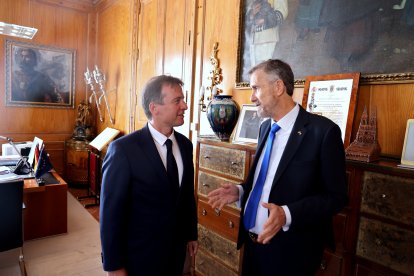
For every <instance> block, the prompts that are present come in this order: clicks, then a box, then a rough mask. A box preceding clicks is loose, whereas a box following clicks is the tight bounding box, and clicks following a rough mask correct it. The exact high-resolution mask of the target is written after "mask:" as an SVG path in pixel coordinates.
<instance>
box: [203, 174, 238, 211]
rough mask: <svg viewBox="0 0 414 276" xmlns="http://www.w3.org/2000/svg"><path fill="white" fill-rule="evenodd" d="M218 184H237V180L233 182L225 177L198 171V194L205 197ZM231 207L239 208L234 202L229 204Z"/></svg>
mask: <svg viewBox="0 0 414 276" xmlns="http://www.w3.org/2000/svg"><path fill="white" fill-rule="evenodd" d="M220 184H233V185H237V184H239V182H234V181H231V180H228V179H226V178H222V177H218V176H214V175H211V174H209V173H205V172H202V171H200V172H199V173H198V194H199V195H203V196H206V197H207V194H208V193H209V192H211V191H213V190H215V189H217V188H219V187H220ZM229 206H230V207H232V208H235V209H240V208H237V207H236V204H235V203H232V204H230V205H229Z"/></svg>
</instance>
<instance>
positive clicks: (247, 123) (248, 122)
mask: <svg viewBox="0 0 414 276" xmlns="http://www.w3.org/2000/svg"><path fill="white" fill-rule="evenodd" d="M263 121H264V119H262V118H260V117H259V115H257V106H255V105H252V104H244V105H242V108H241V112H240V116H239V119H238V120H237V125H236V132H235V134H234V136H233V142H235V143H240V142H242V143H257V138H258V136H259V128H260V124H261V123H262V122H263Z"/></svg>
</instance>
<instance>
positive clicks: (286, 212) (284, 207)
mask: <svg viewBox="0 0 414 276" xmlns="http://www.w3.org/2000/svg"><path fill="white" fill-rule="evenodd" d="M282 208H283V211H285V216H286V224H285V225H283V226H282V229H283V231H285V232H286V231H288V230H289V227H290V225H291V224H292V216H291V214H290V211H289V208H288V207H287V206H286V205H283V206H282Z"/></svg>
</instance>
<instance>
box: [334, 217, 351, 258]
mask: <svg viewBox="0 0 414 276" xmlns="http://www.w3.org/2000/svg"><path fill="white" fill-rule="evenodd" d="M347 222H348V216H347V215H345V214H343V213H339V214H337V215H335V216H334V217H333V227H334V235H335V245H336V248H337V249H341V250H343V249H344V246H345V230H346V224H347Z"/></svg>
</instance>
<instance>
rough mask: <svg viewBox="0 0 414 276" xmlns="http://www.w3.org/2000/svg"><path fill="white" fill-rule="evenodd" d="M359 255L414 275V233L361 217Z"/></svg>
mask: <svg viewBox="0 0 414 276" xmlns="http://www.w3.org/2000/svg"><path fill="white" fill-rule="evenodd" d="M358 235H359V236H358V244H357V255H358V256H361V257H363V258H365V259H368V260H370V261H372V262H375V263H378V264H381V265H383V266H386V267H390V268H391V269H394V270H396V271H399V272H401V273H405V274H408V275H414V265H413V264H414V250H413V248H414V232H412V231H408V230H404V229H402V228H399V227H396V226H393V225H390V224H386V223H383V222H379V221H377V220H372V219H367V218H364V217H361V221H360V225H359V233H358Z"/></svg>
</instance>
